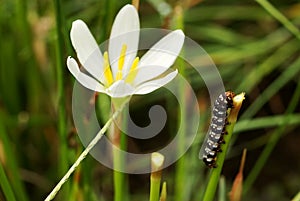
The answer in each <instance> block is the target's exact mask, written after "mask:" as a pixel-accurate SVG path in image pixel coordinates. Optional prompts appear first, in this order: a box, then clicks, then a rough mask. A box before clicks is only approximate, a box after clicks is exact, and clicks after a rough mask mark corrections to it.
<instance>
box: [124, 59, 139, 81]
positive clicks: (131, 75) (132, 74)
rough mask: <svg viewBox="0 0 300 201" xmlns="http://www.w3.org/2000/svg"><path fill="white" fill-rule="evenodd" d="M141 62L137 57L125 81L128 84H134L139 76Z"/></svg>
mask: <svg viewBox="0 0 300 201" xmlns="http://www.w3.org/2000/svg"><path fill="white" fill-rule="evenodd" d="M139 61H140V58H139V57H136V58H135V59H134V61H133V62H132V65H131V67H130V71H129V74H128V76H127V78H126V80H125V82H127V83H132V82H133V80H134V78H135V77H136V74H137V66H138V64H139Z"/></svg>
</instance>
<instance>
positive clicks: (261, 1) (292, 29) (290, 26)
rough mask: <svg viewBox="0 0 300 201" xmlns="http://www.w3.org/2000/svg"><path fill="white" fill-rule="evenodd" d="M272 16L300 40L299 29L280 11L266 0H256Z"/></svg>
mask: <svg viewBox="0 0 300 201" xmlns="http://www.w3.org/2000/svg"><path fill="white" fill-rule="evenodd" d="M256 2H257V3H259V4H260V5H261V6H262V7H263V8H264V9H265V10H266V11H267V12H268V13H270V15H272V16H273V17H274V18H275V19H276V20H278V21H279V22H280V23H281V24H283V26H285V28H286V29H287V30H289V31H290V32H291V33H292V34H294V35H295V36H296V37H297V38H298V39H299V40H300V31H299V29H298V28H297V27H296V26H295V25H294V24H293V23H292V22H290V21H289V20H288V19H287V18H286V17H285V16H284V15H283V14H282V13H281V12H280V11H279V10H278V9H276V8H275V7H274V6H273V5H272V4H271V3H270V2H268V1H266V0H256Z"/></svg>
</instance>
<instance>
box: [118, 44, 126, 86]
mask: <svg viewBox="0 0 300 201" xmlns="http://www.w3.org/2000/svg"><path fill="white" fill-rule="evenodd" d="M126 50H127V45H125V44H123V46H122V49H121V54H120V58H119V63H118V72H117V75H116V80H121V79H122V77H123V75H122V70H123V67H124V62H125V56H126Z"/></svg>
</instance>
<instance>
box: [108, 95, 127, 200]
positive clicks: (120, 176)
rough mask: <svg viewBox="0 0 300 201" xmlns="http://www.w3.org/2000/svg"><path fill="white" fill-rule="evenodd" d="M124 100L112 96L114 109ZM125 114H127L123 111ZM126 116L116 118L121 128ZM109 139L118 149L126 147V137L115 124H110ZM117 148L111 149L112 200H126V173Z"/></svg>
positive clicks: (125, 123) (122, 159) (121, 156)
mask: <svg viewBox="0 0 300 201" xmlns="http://www.w3.org/2000/svg"><path fill="white" fill-rule="evenodd" d="M125 101H126V100H125V99H123V98H117V99H116V98H113V99H112V104H113V107H114V109H118V108H119V107H120V106H121V105H122V104H123V103H124V102H125ZM125 114H127V113H126V112H125ZM126 118H127V117H126V116H125V115H122V116H120V117H119V118H118V120H117V122H118V124H119V125H121V126H122V128H125V127H126V125H127V119H126ZM110 137H111V140H112V142H113V144H114V146H116V147H117V148H118V149H121V150H126V149H127V137H126V135H125V134H124V133H122V131H120V130H119V129H118V127H117V126H116V125H114V124H113V125H111V128H110ZM118 149H113V150H112V152H113V164H114V201H124V200H127V196H128V193H127V185H126V175H125V174H124V173H123V172H120V171H118V170H121V169H122V167H124V163H125V158H124V157H123V155H122V154H120V152H119V150H118Z"/></svg>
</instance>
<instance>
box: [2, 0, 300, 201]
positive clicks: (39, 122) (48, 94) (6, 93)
mask: <svg viewBox="0 0 300 201" xmlns="http://www.w3.org/2000/svg"><path fill="white" fill-rule="evenodd" d="M127 3H131V2H130V1H123V0H122V1H117V0H111V1H109V0H85V1H80V0H73V1H72V0H53V1H49V0H28V1H25V0H13V1H12V0H2V1H1V2H0V6H1V7H0V9H1V10H0V11H1V12H0V23H1V32H0V38H1V41H0V55H1V60H0V161H1V163H0V164H1V165H0V167H1V168H0V176H1V179H0V184H1V189H2V190H1V191H0V200H25V201H26V200H41V199H44V198H45V196H46V195H47V194H48V193H49V192H50V191H51V189H52V188H53V187H54V185H55V184H56V183H57V182H58V181H59V179H60V178H61V177H62V176H63V174H64V173H65V172H66V170H67V169H68V167H69V166H70V165H71V164H72V163H73V162H74V161H75V159H76V157H77V156H78V155H79V154H80V152H81V151H82V149H83V147H82V145H81V143H80V141H79V139H78V137H77V134H76V130H75V128H74V126H73V121H72V113H71V103H72V99H71V98H72V87H73V82H74V79H73V77H72V76H71V74H70V73H69V72H68V70H67V68H66V65H65V62H66V58H67V56H68V55H72V56H73V57H75V58H76V55H75V52H74V50H73V49H72V46H71V44H70V39H69V30H70V28H71V23H72V21H74V20H76V19H82V20H84V21H85V22H86V23H87V24H88V26H89V28H90V29H91V32H92V33H93V35H94V36H95V38H96V39H97V41H98V43H101V42H103V41H104V40H106V39H107V38H108V37H109V33H110V28H111V25H112V22H113V19H114V16H115V15H116V13H117V12H118V10H119V9H120V8H121V7H122V6H124V5H125V4H127ZM271 3H272V4H273V5H274V7H275V8H276V9H278V11H280V12H281V13H282V14H283V15H285V16H286V17H287V18H288V19H289V20H290V22H292V23H293V24H294V26H296V27H297V26H298V25H300V3H298V1H292V0H288V1H283V0H282V1H279V0H276V1H272V2H271ZM139 15H140V21H141V27H142V28H149V27H151V28H168V29H176V28H181V29H183V30H184V32H185V34H186V36H188V37H190V38H192V39H193V40H195V41H197V42H198V44H200V45H201V46H202V47H203V48H204V49H205V50H206V51H207V52H208V53H209V55H210V56H211V57H212V59H213V61H214V62H215V64H216V66H217V67H218V70H219V72H220V74H221V76H222V78H223V81H224V85H225V88H226V89H230V90H233V91H235V92H236V93H240V92H242V91H244V92H246V100H245V102H244V104H243V107H242V110H241V111H240V115H239V120H238V123H237V124H236V127H235V137H234V139H233V140H232V147H231V150H230V152H229V153H228V159H227V160H226V161H225V164H224V169H223V175H224V176H225V178H226V184H227V188H228V190H227V192H228V191H229V190H230V188H231V185H232V182H233V180H234V177H235V175H236V173H237V171H238V167H239V161H240V158H241V154H242V150H243V149H244V148H247V149H248V153H247V159H246V164H245V171H244V178H245V183H244V197H243V199H242V200H264V201H268V200H272V201H273V200H291V198H292V197H293V196H295V195H296V194H297V192H299V191H300V171H299V170H300V157H299V154H300V146H299V144H300V133H299V129H300V127H299V123H300V113H299V112H300V109H299V96H300V85H299V71H300V57H299V52H300V51H299V49H300V37H296V36H295V35H297V31H295V32H294V34H292V33H291V32H290V31H289V30H288V29H287V27H289V25H288V24H287V23H285V24H284V25H283V24H282V23H280V22H279V21H278V20H276V19H275V18H274V17H273V16H271V15H270V14H269V13H268V12H267V11H266V9H264V8H263V7H262V6H261V5H260V4H258V3H257V2H255V1H237V0H230V1H216V0H215V1H201V0H182V1H175V0H170V1H163V0H141V1H140V8H139ZM298 36H299V35H298ZM184 73H185V75H186V77H187V79H188V80H190V81H191V84H192V86H193V88H194V89H195V91H196V92H197V98H198V102H199V107H200V109H201V115H202V117H203V118H201V122H200V129H199V133H198V135H197V139H196V140H195V142H194V144H193V146H192V147H191V148H190V149H189V151H188V152H187V153H186V154H185V156H184V157H183V158H182V159H181V160H182V161H184V162H183V163H182V164H184V165H182V166H180V167H183V172H184V173H181V175H182V176H183V177H180V179H181V180H180V181H181V183H180V185H179V184H178V182H179V180H177V179H176V175H178V171H180V170H179V168H178V164H174V165H172V166H171V167H168V168H167V169H165V170H164V171H163V177H164V180H166V181H167V183H168V196H169V197H168V200H180V201H187V200H189V201H192V200H195V201H196V200H197V201H198V200H201V196H202V195H203V191H204V189H205V184H206V179H205V178H206V176H207V175H208V170H207V168H206V167H205V166H204V165H203V164H202V161H200V160H199V159H198V151H199V149H200V147H201V141H202V140H201V139H202V138H203V136H204V135H205V132H206V130H207V127H208V126H209V119H210V111H211V110H210V109H211V105H210V100H209V96H208V93H207V89H206V88H205V85H204V84H203V82H202V81H201V80H200V79H199V78H198V76H199V75H198V74H196V73H195V71H193V70H191V69H190V68H186V69H185V70H184ZM154 93H156V94H157V96H155V98H153V94H152V95H151V94H149V95H147V96H145V97H139V99H138V101H139V104H138V105H137V106H135V107H134V106H132V116H133V119H135V118H134V117H135V116H136V117H140V116H141V118H142V120H141V122H140V123H141V124H143V122H144V123H145V122H146V124H147V121H148V119H147V118H148V117H147V115H145V116H144V114H147V111H148V110H147V108H148V106H149V105H150V106H151V105H152V104H154V103H160V104H162V105H164V106H165V108H166V109H167V111H169V113H170V114H171V115H173V116H172V118H174V121H175V122H176V119H177V115H178V114H177V113H176V112H177V111H172V108H174V104H175V106H176V103H174V101H169V99H168V96H167V95H164V93H160V92H159V91H158V92H154ZM151 97H152V98H151ZM99 99H101V100H107V99H108V98H107V97H106V96H104V95H101V96H100V97H99ZM145 106H147V107H145ZM100 113H101V114H102V115H104V116H105V113H104V112H101V110H100ZM101 114H100V115H101ZM106 116H107V114H106ZM137 119H139V118H137ZM177 120H178V119H177ZM174 121H173V122H174ZM166 127H167V129H165V130H164V132H165V133H166V135H167V136H168V137H172V133H174V130H176V128H177V127H176V125H173V124H172V122H171V121H170V122H168V125H166ZM162 139H164V138H163V137H162ZM155 140H156V141H155ZM155 140H152V141H149V142H137V141H134V140H128V141H129V142H128V143H129V144H130V143H133V144H134V146H135V147H137V148H136V149H138V150H143V148H145V147H143V146H142V145H147V146H148V147H152V148H153V147H155V144H157V143H158V142H161V139H159V138H157V139H155ZM139 143H141V144H142V145H141V144H139ZM148 147H146V149H148V150H150V148H148ZM126 180H127V183H128V185H127V187H128V189H124V200H125V201H126V200H146V199H148V194H149V192H148V191H149V190H148V189H149V175H126ZM112 181H113V180H112V170H110V169H108V168H106V167H104V166H102V165H101V164H100V163H98V162H97V161H96V160H94V159H93V158H92V157H91V156H88V157H87V158H86V160H85V161H83V163H82V164H81V166H80V168H79V169H78V171H76V173H75V174H74V175H73V176H72V178H70V179H69V181H68V182H67V184H66V185H65V186H64V187H63V188H62V190H61V192H60V193H59V195H58V196H57V198H56V200H113V185H112ZM176 186H177V187H176ZM178 186H181V187H178ZM178 188H179V189H180V188H181V191H182V192H179V191H180V190H178Z"/></svg>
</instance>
